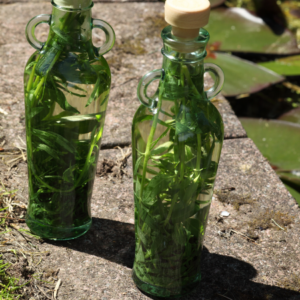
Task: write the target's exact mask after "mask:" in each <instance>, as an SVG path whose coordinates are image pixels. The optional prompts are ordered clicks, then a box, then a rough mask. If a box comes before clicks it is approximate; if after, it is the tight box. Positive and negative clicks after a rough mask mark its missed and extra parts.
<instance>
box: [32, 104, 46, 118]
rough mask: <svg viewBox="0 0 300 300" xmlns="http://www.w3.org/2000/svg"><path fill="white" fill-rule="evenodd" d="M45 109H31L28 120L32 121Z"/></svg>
mask: <svg viewBox="0 0 300 300" xmlns="http://www.w3.org/2000/svg"><path fill="white" fill-rule="evenodd" d="M43 109H44V107H39V106H37V107H33V108H31V109H30V113H29V116H28V118H29V119H32V118H33V117H34V116H36V115H37V114H39V113H40V112H41V111H42V110H43Z"/></svg>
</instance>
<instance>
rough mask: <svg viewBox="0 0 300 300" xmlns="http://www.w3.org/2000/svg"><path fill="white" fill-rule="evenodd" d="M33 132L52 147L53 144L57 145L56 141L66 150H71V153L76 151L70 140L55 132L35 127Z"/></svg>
mask: <svg viewBox="0 0 300 300" xmlns="http://www.w3.org/2000/svg"><path fill="white" fill-rule="evenodd" d="M32 133H33V135H35V136H36V137H38V138H39V139H40V140H41V141H43V142H44V143H46V144H48V145H49V146H50V147H52V146H53V145H55V143H57V144H59V145H60V146H62V147H63V148H65V149H66V150H68V151H69V152H71V153H74V152H75V149H74V148H73V147H72V146H71V145H70V142H69V141H68V140H67V139H65V138H64V137H62V136H61V135H59V134H57V133H55V132H48V131H42V130H38V129H33V130H32Z"/></svg>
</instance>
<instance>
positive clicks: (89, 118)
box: [60, 113, 102, 134]
mask: <svg viewBox="0 0 300 300" xmlns="http://www.w3.org/2000/svg"><path fill="white" fill-rule="evenodd" d="M101 116H102V115H101V114H99V113H97V114H88V115H76V116H66V117H62V118H60V124H62V125H65V126H67V127H69V128H76V130H78V133H79V134H85V133H90V132H91V131H92V130H93V129H94V128H95V127H97V126H98V127H99V125H100V122H99V120H101V118H100V117H101ZM97 117H98V118H97ZM98 119H99V120H98Z"/></svg>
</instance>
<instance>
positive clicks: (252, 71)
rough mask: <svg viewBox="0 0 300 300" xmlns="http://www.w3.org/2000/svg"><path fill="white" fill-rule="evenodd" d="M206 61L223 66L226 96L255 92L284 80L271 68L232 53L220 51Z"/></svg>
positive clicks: (223, 91)
mask: <svg viewBox="0 0 300 300" xmlns="http://www.w3.org/2000/svg"><path fill="white" fill-rule="evenodd" d="M205 62H210V63H214V64H216V65H218V66H220V67H221V68H222V70H223V72H224V75H225V83H224V87H223V90H222V94H223V95H224V96H237V95H240V94H249V93H255V92H258V91H260V90H262V89H264V88H266V87H268V86H270V85H272V84H275V83H278V82H281V81H283V80H284V78H283V77H282V76H280V75H278V74H277V73H274V72H273V71H271V70H268V69H266V68H264V67H262V66H259V65H257V64H254V63H252V62H249V61H247V60H244V59H241V58H238V57H236V56H232V55H230V54H225V53H219V52H218V53H215V58H212V57H209V58H206V59H205Z"/></svg>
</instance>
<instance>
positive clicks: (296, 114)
mask: <svg viewBox="0 0 300 300" xmlns="http://www.w3.org/2000/svg"><path fill="white" fill-rule="evenodd" d="M278 119H279V120H282V121H287V122H292V123H297V124H299V125H300V107H298V108H295V109H292V110H290V111H289V112H287V113H285V114H283V115H282V116H280V118H278Z"/></svg>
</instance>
